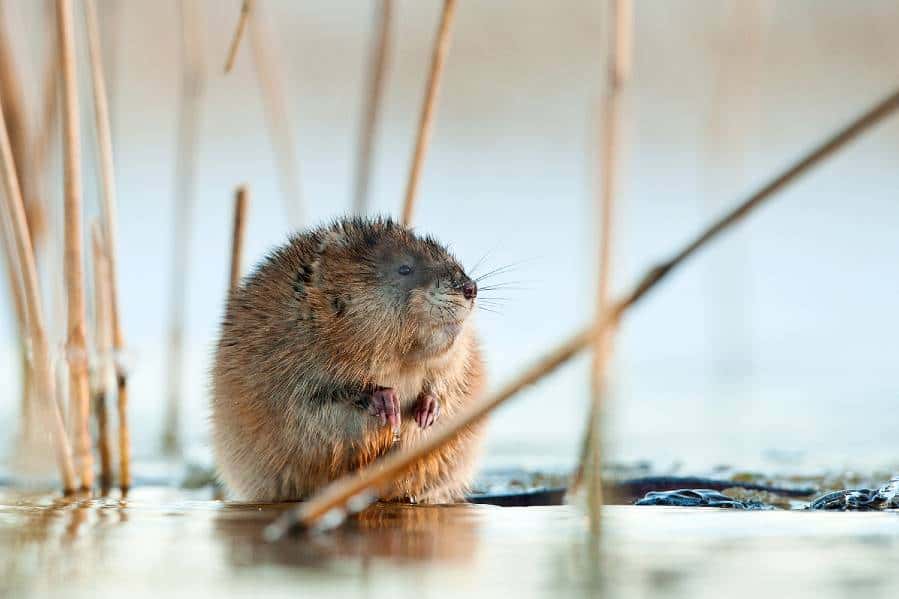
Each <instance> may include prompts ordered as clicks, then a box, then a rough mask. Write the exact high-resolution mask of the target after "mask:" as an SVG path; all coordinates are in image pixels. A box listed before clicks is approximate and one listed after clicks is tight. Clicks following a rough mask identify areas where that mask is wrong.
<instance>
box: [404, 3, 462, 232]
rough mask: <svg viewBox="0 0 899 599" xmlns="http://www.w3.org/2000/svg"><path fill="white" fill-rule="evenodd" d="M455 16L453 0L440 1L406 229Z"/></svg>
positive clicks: (408, 185)
mask: <svg viewBox="0 0 899 599" xmlns="http://www.w3.org/2000/svg"><path fill="white" fill-rule="evenodd" d="M455 15H456V0H443V12H442V13H441V16H440V27H439V28H438V30H437V37H436V38H435V39H434V51H433V54H432V56H431V67H430V71H429V74H428V84H427V87H426V88H425V98H424V103H423V104H422V108H421V116H420V117H419V121H418V135H417V138H416V140H415V151H414V152H413V154H412V166H411V167H410V169H409V180H408V182H407V183H406V196H405V201H404V203H403V221H402V222H403V225H405V226H407V227H408V226H409V225H410V224H412V212H413V210H414V208H415V198H416V196H417V194H418V186H419V182H420V180H421V171H422V167H423V166H424V161H425V154H426V153H427V150H428V143H429V142H430V140H431V132H432V130H433V129H434V115H435V111H436V107H437V94H438V93H439V92H440V82H441V80H442V79H443V71H444V66H445V65H446V56H447V54H448V53H449V45H450V34H451V33H452V27H453V20H454V18H455Z"/></svg>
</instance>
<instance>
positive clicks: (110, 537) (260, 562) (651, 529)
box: [0, 487, 899, 598]
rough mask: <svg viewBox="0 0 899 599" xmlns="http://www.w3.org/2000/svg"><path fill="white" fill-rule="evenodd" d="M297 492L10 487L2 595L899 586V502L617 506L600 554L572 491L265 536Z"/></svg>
mask: <svg viewBox="0 0 899 599" xmlns="http://www.w3.org/2000/svg"><path fill="white" fill-rule="evenodd" d="M285 507H286V506H285V505H264V506H263V505H248V504H233V503H226V502H220V501H211V500H207V499H206V498H205V493H188V492H184V491H179V490H174V489H166V488H149V487H145V488H139V489H137V490H136V491H135V492H133V494H132V495H131V496H130V497H129V498H128V499H127V500H124V501H123V500H119V499H118V498H109V499H94V500H73V501H62V500H56V499H55V498H53V497H51V496H46V495H37V496H36V495H23V494H21V493H13V492H9V491H7V492H0V556H2V561H0V564H2V565H0V568H2V570H0V572H2V576H0V596H14V597H42V596H50V595H52V596H66V597H105V596H119V597H121V596H126V595H127V596H129V597H135V596H138V597H140V596H151V595H152V596H158V595H159V594H161V593H166V594H171V595H173V596H185V597H186V596H192V597H196V596H206V595H208V596H216V597H241V596H251V595H252V596H260V594H262V593H264V595H265V596H267V597H280V596H298V595H301V596H302V595H309V594H312V596H315V597H330V596H334V597H343V596H357V595H358V596H365V597H397V596H407V595H414V596H416V597H442V596H450V595H452V596H457V595H459V594H460V593H467V592H475V591H481V592H497V593H498V592H501V593H504V594H508V595H510V596H523V597H528V596H553V597H555V596H560V595H563V596H596V594H597V593H598V592H599V593H600V594H602V595H603V596H609V597H617V596H638V597H691V598H695V597H712V596H721V595H722V594H723V595H727V596H728V597H750V596H752V597H756V596H764V595H768V596H772V597H785V596H789V597H805V596H809V597H842V596H845V594H846V593H848V592H849V591H850V589H851V590H853V591H854V592H858V591H862V592H864V593H865V596H866V597H878V596H896V593H897V592H899V570H897V568H896V567H895V556H896V554H897V551H899V513H897V512H895V511H894V512H882V513H796V512H735V511H730V510H716V509H688V508H661V507H633V506H610V507H607V508H606V509H605V511H604V517H605V520H604V526H605V531H606V533H607V534H606V536H605V538H604V541H603V544H602V551H601V552H600V553H597V552H596V551H595V548H591V546H590V543H589V542H588V536H587V528H586V522H585V519H584V517H583V515H582V513H581V512H580V511H579V509H578V508H577V507H575V506H561V507H542V508H496V507H488V506H442V507H441V506H435V507H426V506H403V505H379V506H375V507H374V508H372V509H371V510H369V511H367V512H365V513H364V514H362V515H361V516H360V517H359V518H357V519H355V520H352V521H350V522H348V523H347V524H346V525H345V526H344V527H342V528H341V529H339V530H337V531H334V532H332V533H328V534H322V535H315V536H300V535H297V536H294V537H292V538H289V539H286V540H284V541H281V542H278V543H274V544H268V543H265V542H263V541H262V538H261V534H262V533H261V531H262V528H263V527H264V526H265V525H266V524H267V523H269V522H270V521H271V520H272V519H273V518H274V517H276V516H277V515H278V514H279V513H280V512H282V511H283V510H284V509H285Z"/></svg>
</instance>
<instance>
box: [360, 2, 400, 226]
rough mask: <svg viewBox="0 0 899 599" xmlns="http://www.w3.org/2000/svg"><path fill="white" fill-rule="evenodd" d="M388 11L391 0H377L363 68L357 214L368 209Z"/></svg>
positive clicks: (386, 48)
mask: <svg viewBox="0 0 899 599" xmlns="http://www.w3.org/2000/svg"><path fill="white" fill-rule="evenodd" d="M392 15H393V0H381V1H380V2H379V3H378V10H377V11H376V12H375V23H374V29H373V32H374V35H372V41H371V49H370V52H369V61H368V69H367V71H368V78H367V81H366V85H365V90H366V93H365V97H364V100H363V102H364V103H363V106H362V122H361V123H360V125H359V142H358V144H359V146H358V150H357V152H356V173H355V177H354V183H353V212H355V213H356V214H360V215H362V214H365V213H366V212H368V204H369V198H368V194H369V192H368V189H369V186H370V181H371V170H372V156H373V150H374V145H375V133H376V129H377V125H378V114H379V113H380V112H381V101H382V96H383V89H384V77H385V75H386V72H387V57H388V55H389V54H390V46H391V39H390V38H391V36H390V32H391V21H392V18H393V17H392Z"/></svg>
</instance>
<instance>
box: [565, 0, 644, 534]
mask: <svg viewBox="0 0 899 599" xmlns="http://www.w3.org/2000/svg"><path fill="white" fill-rule="evenodd" d="M609 5H610V10H609V11H608V14H610V15H611V19H610V24H611V27H610V31H609V33H610V36H609V49H608V51H607V65H606V68H607V71H608V75H607V81H606V89H605V94H604V96H605V97H604V98H603V100H604V101H603V102H602V104H601V106H600V113H601V117H600V120H601V122H602V139H601V144H600V145H601V158H600V159H601V161H602V164H601V169H600V172H601V176H602V186H601V188H600V194H599V197H598V198H597V200H598V202H597V203H598V205H599V206H598V207H599V214H600V222H599V231H600V245H599V284H598V286H597V294H596V302H597V303H596V319H597V321H599V320H601V319H602V315H603V312H604V311H605V310H606V309H607V308H608V307H609V305H610V303H611V291H610V288H611V277H612V275H611V272H612V245H613V241H614V240H613V237H612V236H613V234H614V223H613V219H614V210H615V209H614V206H615V195H616V193H617V191H618V174H619V173H618V170H619V167H618V159H619V155H620V148H619V145H620V129H621V95H622V91H623V88H624V85H625V82H626V80H627V78H628V76H629V75H630V68H631V36H632V29H633V23H632V18H633V7H632V5H631V0H610V2H609ZM614 332H615V331H614V330H611V329H610V330H607V331H604V332H603V334H602V335H597V337H596V341H595V343H594V347H593V365H592V374H591V402H590V417H589V420H588V421H587V427H586V432H585V435H584V443H583V446H584V450H583V452H582V455H581V462H580V465H579V467H578V471H579V472H581V473H585V474H586V483H587V508H588V514H589V519H590V530H591V531H592V532H593V533H594V534H598V533H599V527H600V508H601V507H602V503H603V495H602V477H601V467H602V455H601V449H602V447H601V445H602V434H601V433H602V422H601V418H602V405H603V403H604V402H603V399H604V396H605V393H606V391H607V388H608V380H607V374H606V373H607V370H608V363H609V359H610V356H611V353H612V337H613V335H614Z"/></svg>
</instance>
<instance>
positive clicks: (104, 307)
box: [91, 221, 112, 493]
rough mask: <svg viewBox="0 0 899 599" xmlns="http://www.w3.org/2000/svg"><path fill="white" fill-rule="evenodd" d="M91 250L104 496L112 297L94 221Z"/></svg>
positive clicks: (108, 480)
mask: <svg viewBox="0 0 899 599" xmlns="http://www.w3.org/2000/svg"><path fill="white" fill-rule="evenodd" d="M91 249H92V254H91V255H92V256H93V263H94V344H95V347H96V350H97V358H96V366H95V385H94V389H93V396H94V411H95V413H96V418H97V448H98V450H99V453H100V488H101V489H102V490H103V492H104V493H105V492H107V491H109V489H110V487H111V486H112V448H111V445H110V435H109V417H108V412H109V411H108V409H107V397H108V395H109V385H108V382H109V375H110V365H111V362H110V360H111V359H112V314H111V311H112V310H111V309H112V305H111V304H112V294H111V290H110V274H109V257H108V256H107V255H106V246H105V240H104V239H103V233H102V229H101V225H100V223H99V222H98V221H94V223H93V225H92V226H91Z"/></svg>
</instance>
